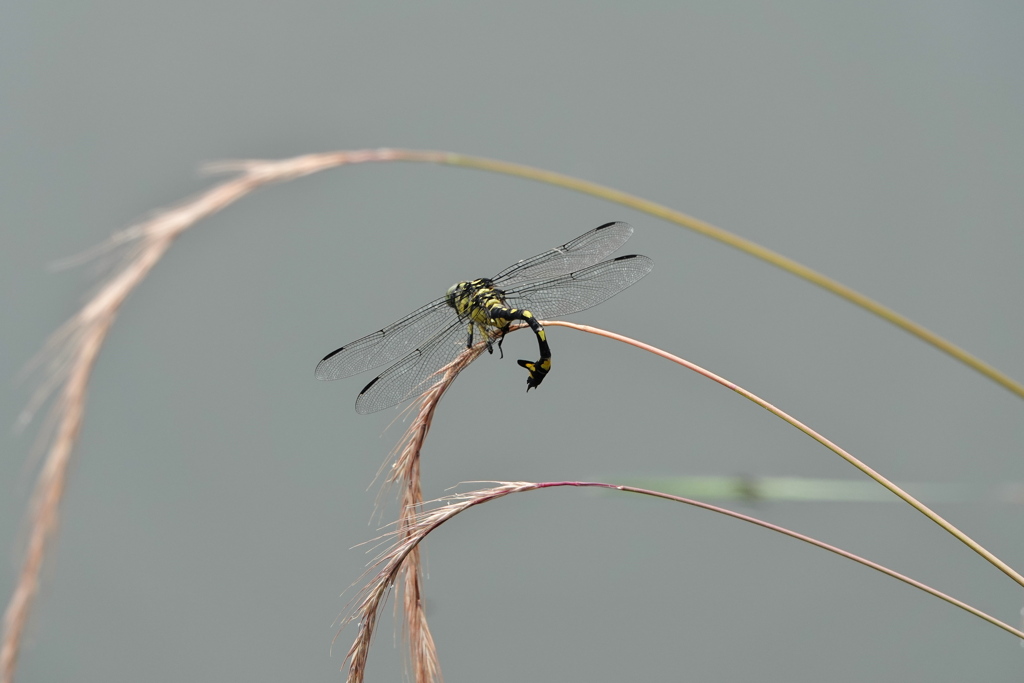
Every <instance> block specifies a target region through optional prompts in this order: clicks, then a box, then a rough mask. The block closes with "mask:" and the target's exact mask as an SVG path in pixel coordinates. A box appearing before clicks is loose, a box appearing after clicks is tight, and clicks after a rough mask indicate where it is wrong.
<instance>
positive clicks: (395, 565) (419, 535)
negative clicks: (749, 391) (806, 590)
mask: <svg viewBox="0 0 1024 683" xmlns="http://www.w3.org/2000/svg"><path fill="white" fill-rule="evenodd" d="M477 483H479V482H477ZM494 483H496V484H498V485H497V486H494V487H492V488H489V489H481V490H477V491H468V492H465V493H457V494H454V495H451V496H445V497H444V498H440V499H437V500H434V501H432V502H430V503H426V504H422V505H419V506H417V509H416V510H415V512H414V514H412V515H411V516H410V517H409V522H408V523H407V524H404V525H403V526H402V527H401V528H399V529H396V531H394V532H392V534H391V536H392V537H393V538H394V539H395V540H394V543H393V544H392V545H391V546H390V547H388V548H386V549H384V550H383V551H382V552H381V553H380V554H379V555H378V556H377V557H376V558H375V559H374V561H373V563H372V564H371V566H370V569H369V570H368V573H372V575H373V578H372V579H371V580H370V582H369V583H368V584H367V585H366V586H364V587H363V588H362V590H360V592H359V595H358V596H357V597H356V598H355V600H354V603H355V605H356V607H355V609H354V610H353V611H352V612H351V613H350V615H349V616H348V617H347V618H346V619H345V620H344V622H343V623H342V627H344V626H345V625H346V624H348V623H352V622H357V623H358V624H359V629H358V633H357V634H356V638H355V642H354V644H353V646H352V650H350V653H349V661H350V666H349V676H348V682H349V683H361V681H362V680H363V673H364V670H365V668H364V667H365V652H366V649H367V648H368V647H369V643H370V642H371V641H372V639H373V630H374V628H375V626H376V621H377V615H378V613H379V610H380V609H381V607H382V606H383V604H384V603H385V602H386V600H387V596H388V594H389V593H390V591H391V590H392V588H393V587H394V586H395V585H396V582H397V580H398V578H399V576H400V575H401V573H402V572H403V571H404V566H405V564H406V563H407V562H408V561H409V558H411V557H412V556H413V554H414V551H415V549H416V548H417V547H418V546H419V544H420V543H421V542H422V541H423V540H424V539H425V538H426V537H427V536H428V535H429V534H431V533H432V532H433V531H434V530H435V529H437V528H438V527H440V526H441V525H442V524H444V523H445V522H447V521H448V520H450V519H452V518H453V517H455V516H456V515H458V514H460V513H462V512H465V511H466V510H468V509H469V508H471V507H474V506H476V505H482V504H483V503H488V502H490V501H492V500H497V499H499V498H504V497H505V496H507V495H509V494H512V493H524V492H526V491H538V490H542V489H549V488H559V487H564V486H571V487H576V488H585V487H589V488H603V489H610V490H616V491H624V492H627V493H638V494H641V495H646V496H653V497H656V498H662V499H665V500H670V501H674V502H677V503H683V504H685V505H691V506H693V507H697V508H701V509H704V510H708V511H711V512H717V513H718V514H721V515H725V516H727V517H732V518H733V519H738V520H740V521H743V522H747V523H749V524H755V525H757V526H760V527H762V528H765V529H768V530H770V531H774V532H776V533H780V534H784V535H786V536H789V537H790V538H795V539H796V540H798V541H803V542H804V543H808V544H810V545H813V546H815V547H817V548H821V549H823V550H827V551H829V552H831V553H834V554H836V555H839V556H840V557H844V558H846V559H848V560H852V561H854V562H857V563H859V564H862V565H864V566H865V567H868V568H870V569H874V570H875V571H878V572H881V573H882V574H885V575H886V576H889V577H892V578H894V579H897V580H898V581H902V582H903V583H906V584H907V585H910V586H913V587H914V588H917V589H918V590H921V591H924V592H925V593H928V594H929V595H931V596H934V597H936V598H939V599H940V600H943V601H945V602H948V603H949V604H951V605H953V606H955V607H959V608H960V609H962V610H964V611H966V612H968V613H970V614H973V615H974V616H976V617H978V618H980V619H983V620H985V621H987V622H988V623H990V624H992V625H994V626H998V627H999V628H1001V629H1003V630H1004V631H1006V632H1007V633H1010V634H1012V635H1014V636H1016V637H1017V638H1020V639H1022V640H1024V631H1021V630H1019V629H1016V628H1014V627H1012V626H1010V625H1009V624H1007V623H1005V622H1003V621H1000V620H999V619H996V618H995V617H993V616H991V615H990V614H987V613H985V612H982V611H981V610H979V609H977V608H975V607H973V606H971V605H969V604H967V603H965V602H963V601H962V600H958V599H956V598H954V597H952V596H950V595H947V594H946V593H943V592H942V591H939V590H937V589H935V588H932V587H931V586H929V585H927V584H924V583H922V582H920V581H917V580H916V579H912V578H910V577H908V576H906V575H904V574H900V573H899V572H896V571H894V570H892V569H889V568H888V567H885V566H883V565H880V564H878V563H877V562H872V561H871V560H868V559H865V558H863V557H860V556H859V555H855V554H853V553H851V552H848V551H846V550H843V549H841V548H838V547H836V546H833V545H830V544H828V543H824V542H822V541H819V540H817V539H815V538H812V537H810V536H806V535H804V534H801V533H797V532H795V531H792V530H790V529H787V528H785V527H781V526H778V525H776V524H771V523H770V522H766V521H764V520H761V519H758V518H756V517H751V516H750V515H744V514H742V513H739V512H734V511H732V510H728V509H725V508H721V507H718V506H717V505H711V504H710V503H703V502H701V501H697V500H692V499H689V498H683V497H681V496H674V495H671V494H668V493H662V492H660V491H652V490H650V489H643V488H638V487H634V486H621V485H617V484H607V483H602V482H587V481H557V482H543V483H532V482H494ZM353 652H356V653H359V654H361V655H363V656H364V658H363V659H359V660H357V659H356V658H354V657H352V654H353Z"/></svg>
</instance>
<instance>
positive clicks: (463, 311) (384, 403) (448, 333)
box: [315, 221, 654, 415]
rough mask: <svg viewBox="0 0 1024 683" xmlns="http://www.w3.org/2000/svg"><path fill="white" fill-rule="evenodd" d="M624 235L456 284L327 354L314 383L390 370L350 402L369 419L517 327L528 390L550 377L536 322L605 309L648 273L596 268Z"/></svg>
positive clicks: (625, 261) (587, 241)
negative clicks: (529, 339)
mask: <svg viewBox="0 0 1024 683" xmlns="http://www.w3.org/2000/svg"><path fill="white" fill-rule="evenodd" d="M632 234H633V228H632V226H630V225H629V224H627V223H623V222H621V221H616V222H612V223H605V224H604V225H601V226H598V227H597V228H594V229H593V230H590V231H589V232H586V233H584V234H582V235H580V236H579V237H577V238H576V239H574V240H571V241H569V242H566V243H565V244H563V245H562V246H560V247H555V248H554V249H549V250H548V251H545V252H543V253H541V254H538V255H537V256H534V257H532V258H528V259H524V260H522V261H517V262H516V263H513V264H512V265H511V266H509V267H508V268H505V269H504V270H502V271H501V272H500V273H498V274H497V275H495V276H494V277H491V278H478V279H476V280H466V281H463V282H457V283H455V284H454V285H452V286H451V287H449V288H448V292H447V293H446V294H445V295H444V296H442V297H439V298H437V299H435V300H433V301H431V302H430V303H428V304H426V305H424V306H421V307H420V308H417V309H416V310H415V311H413V312H412V313H410V314H409V315H407V316H405V317H404V318H401V319H400V320H397V321H395V322H393V323H391V324H390V325H388V326H387V327H384V328H382V329H379V330H377V331H376V332H374V333H373V334H368V335H366V336H365V337H363V338H361V339H357V340H356V341H354V342H351V343H349V344H346V345H345V346H342V347H341V348H339V349H336V350H334V351H332V352H331V353H329V354H327V355H326V356H325V357H324V358H323V360H321V361H320V362H319V363H318V364H317V366H316V372H315V375H316V378H317V379H320V380H335V379H342V378H345V377H351V376H352V375H356V374H359V373H361V372H364V371H366V370H370V369H373V368H376V367H379V366H382V365H385V364H387V363H394V364H393V365H391V366H390V367H388V368H387V369H386V370H385V371H384V372H382V373H381V374H380V375H378V376H377V377H376V378H374V379H373V380H371V381H370V383H369V384H367V385H366V386H365V387H363V390H362V391H360V392H359V396H358V397H356V412H357V413H360V414H363V415H366V414H369V413H374V412H377V411H379V410H384V409H385V408H390V407H392V406H395V405H397V404H399V403H402V402H403V401H405V400H407V399H409V398H412V397H413V396H416V395H419V394H421V393H422V392H424V391H426V390H427V389H429V388H430V387H432V386H434V385H435V384H437V382H439V381H441V380H442V379H443V377H444V372H443V370H444V368H446V367H447V366H448V365H449V364H450V363H452V362H453V361H454V360H455V359H456V358H458V356H459V355H460V354H461V353H462V352H464V351H465V350H466V349H468V348H472V347H473V344H474V341H476V342H477V343H481V342H482V343H486V344H487V350H488V352H491V353H493V351H494V349H493V344H494V342H497V346H498V350H499V352H500V351H501V343H502V341H504V337H505V335H506V334H507V333H508V332H509V331H510V330H511V329H512V325H513V324H517V323H521V324H523V325H526V326H528V327H529V328H530V329H531V330H532V332H533V334H534V336H535V337H536V338H537V346H538V350H539V354H540V357H539V358H538V359H537V360H536V361H527V360H520V361H519V365H520V366H522V367H523V368H525V369H526V371H527V372H528V373H529V376H528V378H527V381H526V390H527V391H529V390H530V389H534V388H536V387H538V386H540V384H541V382H543V381H544V378H545V377H546V376H547V374H548V373H549V372H550V370H551V348H550V346H549V345H548V340H547V334H546V332H545V330H544V327H543V325H542V324H541V323H540V320H542V319H554V318H558V317H561V316H565V315H569V314H572V313H578V312H579V311H583V310H586V309H588V308H590V307H592V306H596V305H597V304H600V303H602V302H604V301H607V300H608V299H610V298H611V297H613V296H615V295H616V294H618V293H619V292H621V291H623V290H624V289H626V288H627V287H630V286H631V285H633V284H635V283H637V282H638V281H640V280H641V279H642V278H643V277H644V276H646V275H647V274H648V273H650V272H651V270H652V269H653V268H654V261H652V260H651V259H650V258H648V257H646V256H641V255H638V254H629V255H627V256H619V257H617V258H613V259H609V260H607V261H602V259H604V258H605V257H607V256H608V255H610V254H611V253H612V252H614V251H615V250H617V249H618V248H619V247H621V246H622V245H623V244H625V242H626V240H628V239H629V237H630V236H631V235H632ZM517 326H518V325H517ZM501 356H502V357H504V354H503V353H502V354H501ZM396 359H398V362H394V361H395V360H396Z"/></svg>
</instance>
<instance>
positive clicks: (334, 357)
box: [316, 297, 457, 380]
mask: <svg viewBox="0 0 1024 683" xmlns="http://www.w3.org/2000/svg"><path fill="white" fill-rule="evenodd" d="M455 320H457V316H456V314H455V310H454V309H452V308H451V307H450V306H449V305H448V304H447V303H446V302H445V299H444V297H441V298H440V299H436V300H434V301H431V302H430V303H429V304H427V305H426V306H421V307H420V308H418V309H416V310H415V311H413V312H412V313H410V314H409V315H407V316H405V317H404V318H402V319H401V320H398V321H396V322H393V323H391V324H390V325H388V326H387V327H385V328H383V329H380V330H377V331H376V332H374V333H373V334H368V335H366V336H365V337H363V338H362V339H357V340H356V341H354V342H352V343H350V344H346V345H345V346H342V347H341V348H340V349H337V350H335V351H332V352H331V353H329V354H327V355H326V356H325V357H324V359H323V360H321V361H320V362H319V363H317V366H316V378H317V379H325V380H327V379H341V378H343V377H349V376H351V375H355V374H358V373H360V372H363V371H364V370H369V369H370V368H375V367H377V366H380V365H384V364H385V363H390V362H391V361H393V360H395V359H396V358H399V357H400V356H402V355H403V354H407V353H409V351H410V350H412V349H415V348H416V347H417V345H419V344H421V343H422V342H423V340H424V339H429V338H430V337H431V336H432V335H433V334H435V333H436V332H437V330H439V329H441V328H442V327H444V326H445V325H446V324H452V323H453V322H454V321H455Z"/></svg>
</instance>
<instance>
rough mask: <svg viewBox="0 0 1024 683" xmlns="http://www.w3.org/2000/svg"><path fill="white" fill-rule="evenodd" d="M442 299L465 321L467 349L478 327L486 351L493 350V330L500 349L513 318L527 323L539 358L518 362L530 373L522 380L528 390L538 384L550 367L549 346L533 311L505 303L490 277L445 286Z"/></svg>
mask: <svg viewBox="0 0 1024 683" xmlns="http://www.w3.org/2000/svg"><path fill="white" fill-rule="evenodd" d="M446 301H447V303H448V305H449V306H451V307H452V308H454V309H455V311H456V313H458V314H459V318H460V319H462V320H465V321H467V322H466V325H467V339H466V348H467V349H468V348H471V347H472V346H473V333H474V331H475V330H476V329H477V328H478V327H479V328H480V331H481V336H483V338H484V339H485V340H486V341H487V351H488V352H490V353H493V352H494V350H493V349H492V347H491V337H492V334H493V333H497V334H498V335H500V336H499V337H498V351H499V352H500V351H501V343H502V341H504V339H505V335H506V334H507V333H508V330H509V326H510V325H511V324H512V322H513V321H515V320H521V321H522V322H524V323H526V324H527V325H529V326H530V329H531V330H533V333H534V335H536V337H537V346H538V347H539V349H540V358H538V359H537V361H536V362H531V361H528V360H520V361H519V365H521V366H522V367H524V368H526V369H527V371H529V373H530V377H529V378H528V379H527V380H526V390H527V391H529V390H530V389H534V388H536V387H539V386H540V383H541V382H543V381H544V378H545V377H546V376H547V374H548V372H549V371H550V370H551V347H550V346H548V336H547V333H546V332H545V331H544V326H543V325H541V324H540V321H538V320H537V318H536V316H534V315H533V313H531V312H530V311H527V310H525V309H521V308H512V307H511V306H509V305H508V302H507V301H505V292H503V291H501V290H500V289H497V288H496V287H495V286H494V281H493V280H490V279H489V278H480V279H477V280H472V281H470V282H459V283H457V284H454V285H452V286H451V287H450V288H449V289H448V296H447V298H446Z"/></svg>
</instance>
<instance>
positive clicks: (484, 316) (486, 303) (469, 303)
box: [446, 278, 508, 327]
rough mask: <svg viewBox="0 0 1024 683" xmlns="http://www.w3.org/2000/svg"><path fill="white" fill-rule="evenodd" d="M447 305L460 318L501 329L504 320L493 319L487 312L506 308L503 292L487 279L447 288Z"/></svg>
mask: <svg viewBox="0 0 1024 683" xmlns="http://www.w3.org/2000/svg"><path fill="white" fill-rule="evenodd" d="M446 301H447V302H448V305H449V306H451V307H452V308H454V309H455V312H456V313H458V314H459V317H460V318H469V319H470V320H472V321H473V322H476V323H479V324H481V325H487V326H496V327H503V326H504V325H505V324H507V322H508V321H506V320H500V321H499V320H495V319H493V318H492V317H491V316H490V314H489V313H488V311H490V310H491V309H493V308H507V307H508V304H507V303H506V302H505V292H503V291H502V290H500V289H498V288H497V287H495V286H494V281H493V280H491V279H489V278H480V279H478V280H469V281H466V282H458V283H456V284H454V285H452V286H451V287H449V288H448V295H447V297H446Z"/></svg>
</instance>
